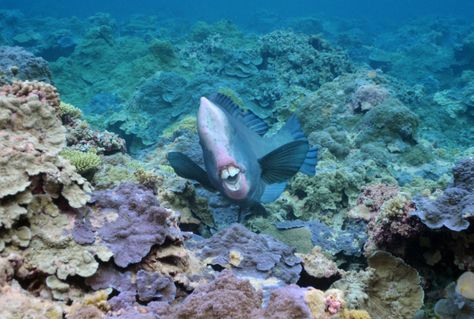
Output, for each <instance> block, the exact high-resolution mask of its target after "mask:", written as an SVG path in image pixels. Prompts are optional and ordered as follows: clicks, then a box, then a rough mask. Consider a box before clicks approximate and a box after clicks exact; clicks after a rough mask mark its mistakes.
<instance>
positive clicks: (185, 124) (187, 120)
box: [161, 115, 196, 138]
mask: <svg viewBox="0 0 474 319" xmlns="http://www.w3.org/2000/svg"><path fill="white" fill-rule="evenodd" d="M177 130H189V131H196V117H194V116H191V115H188V116H185V117H183V118H182V119H181V120H179V121H178V122H175V123H173V124H172V125H170V126H168V127H167V128H165V129H164V130H163V133H162V134H161V136H162V137H164V138H169V137H172V136H173V133H174V132H176V131H177Z"/></svg>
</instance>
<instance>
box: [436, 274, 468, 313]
mask: <svg viewBox="0 0 474 319" xmlns="http://www.w3.org/2000/svg"><path fill="white" fill-rule="evenodd" d="M434 311H435V314H436V315H438V316H439V317H440V318H447V319H468V318H472V317H473V316H474V300H472V299H467V298H465V297H463V296H462V295H460V294H459V293H458V292H457V291H456V284H455V283H454V282H453V283H451V284H449V285H448V286H447V287H446V298H445V299H440V300H438V302H437V303H436V305H435V307H434Z"/></svg>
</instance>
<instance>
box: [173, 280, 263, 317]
mask: <svg viewBox="0 0 474 319" xmlns="http://www.w3.org/2000/svg"><path fill="white" fill-rule="evenodd" d="M261 303H262V294H261V292H257V291H255V289H254V288H253V287H252V285H251V284H250V282H249V281H246V280H241V279H238V278H237V277H235V276H234V275H233V274H232V272H230V271H223V272H222V273H221V274H220V275H219V277H218V278H217V279H216V280H215V281H213V282H211V283H209V284H204V285H201V286H199V287H198V288H196V289H195V290H194V291H193V293H192V294H191V295H189V296H188V297H187V298H186V299H185V300H184V301H183V302H182V303H181V304H178V305H175V306H173V307H172V308H171V310H170V311H169V312H170V315H168V316H164V319H191V318H192V319H247V318H254V317H256V316H257V315H258V311H259V309H260V305H261Z"/></svg>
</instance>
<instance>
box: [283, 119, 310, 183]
mask: <svg viewBox="0 0 474 319" xmlns="http://www.w3.org/2000/svg"><path fill="white" fill-rule="evenodd" d="M278 134H279V135H280V134H281V135H283V136H285V135H289V136H287V138H288V139H290V140H292V141H299V140H301V141H305V142H306V143H308V139H307V138H306V136H305V135H304V133H303V130H302V129H301V125H300V122H299V121H298V118H297V117H296V115H294V114H293V115H292V116H291V117H290V118H289V119H288V121H287V122H286V124H285V125H284V126H283V127H282V129H281V130H280V131H279V132H278ZM308 144H309V143H308ZM317 162H318V152H317V149H316V147H315V146H313V147H310V148H309V149H308V152H307V153H306V159H305V160H304V162H303V164H302V165H301V168H300V170H299V171H300V172H301V173H303V174H306V175H314V174H315V173H316V164H317Z"/></svg>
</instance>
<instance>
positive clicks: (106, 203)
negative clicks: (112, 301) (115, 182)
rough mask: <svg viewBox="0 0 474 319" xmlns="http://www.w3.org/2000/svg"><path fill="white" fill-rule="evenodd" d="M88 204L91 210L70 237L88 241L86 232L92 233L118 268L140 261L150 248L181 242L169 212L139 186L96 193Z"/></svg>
mask: <svg viewBox="0 0 474 319" xmlns="http://www.w3.org/2000/svg"><path fill="white" fill-rule="evenodd" d="M92 203H93V205H92V210H93V211H92V212H90V213H89V214H86V215H85V216H84V217H83V218H79V219H78V220H76V224H75V228H74V230H73V234H75V236H74V238H75V239H76V240H78V241H79V242H90V239H91V238H90V231H94V232H95V234H96V236H98V237H100V240H101V242H103V243H104V244H105V245H106V246H107V247H108V248H109V249H110V250H111V251H112V252H113V256H114V262H115V264H116V265H118V266H120V267H127V266H128V265H130V264H133V263H138V262H140V261H141V260H142V259H143V257H145V256H146V255H147V254H148V253H149V252H150V249H151V247H152V246H153V245H162V244H164V243H165V241H166V240H167V239H169V240H173V241H174V240H181V239H182V233H181V231H180V230H179V228H178V226H177V224H176V220H175V219H174V216H172V212H171V211H170V210H167V209H165V208H163V207H161V206H160V203H159V202H158V200H157V199H156V197H155V195H154V194H153V192H152V191H151V190H149V189H147V188H145V187H143V186H141V185H137V184H133V183H123V184H121V185H119V186H117V187H115V188H113V189H110V190H105V191H96V192H94V193H93V194H92ZM87 219H89V220H87Z"/></svg>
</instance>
